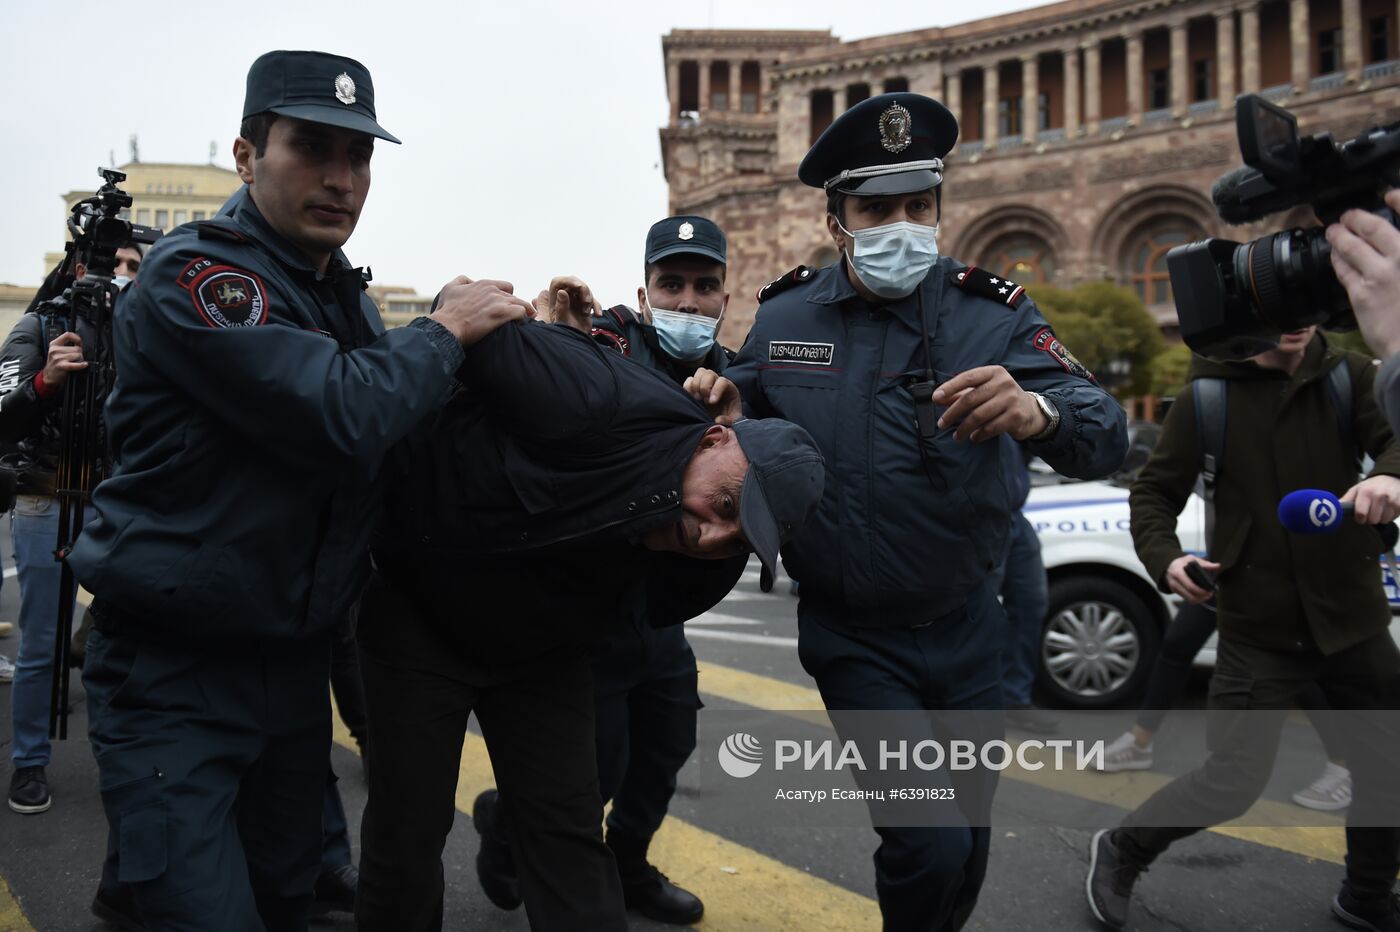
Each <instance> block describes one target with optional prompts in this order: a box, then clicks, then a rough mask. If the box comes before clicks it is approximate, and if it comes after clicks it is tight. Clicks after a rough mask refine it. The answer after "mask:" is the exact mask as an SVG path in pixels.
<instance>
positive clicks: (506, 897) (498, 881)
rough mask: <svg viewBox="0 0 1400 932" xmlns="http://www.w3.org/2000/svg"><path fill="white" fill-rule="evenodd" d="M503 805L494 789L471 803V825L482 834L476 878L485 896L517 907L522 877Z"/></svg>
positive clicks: (507, 905) (508, 905)
mask: <svg viewBox="0 0 1400 932" xmlns="http://www.w3.org/2000/svg"><path fill="white" fill-rule="evenodd" d="M500 806H501V802H500V796H499V795H498V794H497V792H496V791H495V790H486V791H484V792H483V793H482V794H481V795H480V796H478V797H477V798H476V802H474V803H472V825H473V826H475V828H476V833H477V834H478V835H480V836H481V850H479V851H477V853H476V879H477V882H478V883H480V884H481V891H482V892H483V893H485V894H486V898H487V899H488V900H490V901H491V902H492V903H494V904H496V906H497V907H499V908H500V909H515V908H516V907H518V906H519V905H520V878H519V877H517V876H516V873H515V858H514V857H513V856H512V855H511V853H510V842H509V841H508V840H507V838H506V834H505V830H504V829H505V826H504V824H503V823H502V821H501V815H502V813H501V808H500Z"/></svg>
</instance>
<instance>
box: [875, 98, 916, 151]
mask: <svg viewBox="0 0 1400 932" xmlns="http://www.w3.org/2000/svg"><path fill="white" fill-rule="evenodd" d="M913 130H914V121H913V119H912V118H911V117H910V116H909V111H908V110H906V109H905V108H904V107H902V106H900V105H899V104H890V105H889V106H888V107H886V108H885V112H884V113H882V114H880V145H881V146H883V147H884V149H885V151H886V152H903V151H904V150H905V149H907V148H909V143H911V142H912V141H913V138H914V134H913Z"/></svg>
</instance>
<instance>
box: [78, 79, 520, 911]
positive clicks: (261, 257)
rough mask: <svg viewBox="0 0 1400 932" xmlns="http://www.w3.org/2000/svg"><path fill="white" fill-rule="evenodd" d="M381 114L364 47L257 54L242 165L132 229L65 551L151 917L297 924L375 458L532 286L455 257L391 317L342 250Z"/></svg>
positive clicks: (110, 762)
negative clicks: (83, 481)
mask: <svg viewBox="0 0 1400 932" xmlns="http://www.w3.org/2000/svg"><path fill="white" fill-rule="evenodd" d="M376 139H383V140H387V141H389V142H397V141H398V140H397V139H395V138H394V137H393V136H392V135H390V134H389V133H388V132H387V131H385V130H384V129H383V127H381V126H380V125H379V122H378V117H377V114H376V109H375V99H374V85H373V82H372V81H371V79H370V74H369V71H368V70H366V69H365V67H364V66H363V65H361V64H360V63H359V62H357V61H354V60H353V59H349V58H344V57H341V56H338V55H330V54H326V53H324V52H303V51H277V52H269V53H267V54H266V55H263V56H262V57H260V58H259V59H257V61H255V62H254V63H253V65H252V68H251V69H250V70H249V72H248V83H247V96H246V100H245V104H244V109H243V124H242V127H241V129H240V133H239V138H238V139H237V140H236V141H235V142H234V146H233V156H234V161H235V163H236V164H237V168H238V173H239V175H240V177H241V178H242V179H243V181H244V187H243V188H242V189H241V190H239V191H238V192H237V193H236V194H235V195H234V196H233V198H232V199H231V200H230V201H229V202H228V204H226V205H225V207H224V209H223V210H222V211H221V213H220V215H219V216H218V217H216V218H215V219H213V220H210V221H202V222H196V223H191V224H186V225H184V226H181V227H178V228H176V229H175V230H174V231H172V232H171V233H170V234H169V235H167V236H166V237H164V238H163V239H162V240H161V242H160V243H159V244H158V245H157V246H156V247H155V248H154V249H152V250H151V252H150V254H149V256H148V257H147V259H146V262H145V264H144V266H143V268H142V277H141V279H140V282H139V284H137V285H135V286H134V287H132V288H131V289H130V291H129V292H128V294H127V295H126V296H125V297H124V298H123V302H122V305H121V309H120V310H121V312H120V313H118V314H117V315H116V318H115V321H114V325H113V334H112V340H113V353H114V357H115V360H116V370H117V375H116V385H115V388H114V390H113V392H112V395H111V400H110V402H109V404H108V406H107V409H106V417H107V423H108V425H109V435H110V436H111V437H112V438H113V439H114V441H115V457H114V460H115V462H116V467H115V470H114V471H113V473H112V475H111V476H110V477H109V478H108V479H107V480H106V481H105V482H103V483H102V484H101V486H100V487H99V488H98V489H97V491H96V492H95V493H94V495H93V503H92V507H93V513H94V517H93V519H92V521H91V522H90V523H89V524H88V525H87V526H86V528H85V529H84V531H83V534H82V536H81V537H80V538H79V540H78V542H77V545H76V547H75V548H74V550H73V553H72V555H71V556H70V557H69V562H70V564H71V565H72V568H73V570H74V572H75V574H76V575H77V578H78V580H79V581H80V582H81V583H82V584H83V586H84V587H86V588H87V589H88V590H89V591H90V592H92V593H93V595H94V597H95V602H94V616H95V618H96V622H95V627H96V630H95V631H94V633H93V634H92V636H91V639H90V641H89V646H88V652H87V661H86V666H85V669H84V674H83V680H84V685H85V687H86V689H87V693H88V696H89V698H90V700H91V702H92V720H91V727H90V737H91V741H92V748H93V753H94V755H95V756H96V758H97V763H98V769H99V772H100V775H101V786H102V801H103V806H104V808H105V810H106V814H107V819H108V823H109V826H110V832H111V838H112V844H111V847H112V849H113V851H114V853H115V854H116V855H117V857H116V859H115V860H116V864H117V873H118V876H117V878H116V879H117V880H118V881H120V882H122V883H124V884H130V885H131V888H130V889H132V890H133V891H134V894H135V907H136V910H137V911H139V918H140V921H141V922H143V923H144V925H145V926H147V927H148V928H152V929H174V928H180V929H195V928H198V929H215V928H218V929H254V928H267V929H274V930H283V929H304V928H305V927H306V924H307V914H308V910H309V908H310V906H311V902H312V891H313V884H314V882H315V880H316V876H317V872H318V866H319V861H320V854H321V840H322V837H321V828H322V826H321V816H322V797H323V790H324V788H325V784H326V778H327V759H328V755H329V753H330V718H329V714H330V710H329V702H328V690H327V682H328V675H329V671H328V664H329V655H330V637H331V631H332V629H333V628H334V627H335V625H336V624H337V623H339V622H340V621H341V620H342V619H343V618H344V617H345V615H346V612H347V609H348V608H349V606H350V604H351V602H352V601H353V600H354V598H355V596H356V594H357V592H358V591H359V589H360V587H361V585H362V582H363V577H364V575H365V573H366V571H367V569H368V556H367V544H368V537H369V533H370V528H371V526H372V524H373V522H374V517H375V514H376V510H377V507H376V506H377V504H378V502H379V501H380V490H379V487H378V476H379V473H380V460H381V459H382V457H383V455H384V454H385V452H386V451H387V450H388V449H389V448H390V447H391V446H392V445H393V444H394V443H395V442H397V441H398V440H399V439H400V438H401V437H402V436H403V435H404V434H406V433H407V432H408V431H409V429H410V428H412V427H413V426H414V425H415V424H417V423H418V422H419V421H421V420H422V419H423V418H424V417H425V416H427V415H429V414H431V413H433V412H434V411H435V410H436V409H437V408H438V407H439V406H440V404H441V401H442V399H443V398H444V396H445V395H446V393H447V390H448V388H449V386H450V385H451V383H452V380H453V374H454V373H455V372H456V370H457V368H458V367H459V366H460V365H461V362H462V360H463V349H462V347H463V346H469V345H472V344H474V343H476V342H477V341H478V340H480V339H481V338H482V337H483V336H484V335H485V334H487V333H489V332H490V331H492V330H493V329H495V328H496V327H498V326H499V325H500V324H502V323H504V322H506V321H508V320H515V319H520V318H524V317H526V316H528V315H529V314H530V313H531V311H532V309H531V308H530V306H529V304H528V303H527V302H525V301H524V300H522V299H520V298H517V297H515V296H514V295H513V294H511V293H510V286H509V285H508V284H506V283H504V282H475V283H472V282H470V281H469V280H467V279H465V278H458V279H456V280H454V281H453V282H451V283H449V284H448V285H447V286H446V287H445V289H444V291H443V295H442V299H441V301H440V302H439V305H438V308H437V310H436V311H435V312H434V313H433V314H431V315H430V316H429V317H425V318H419V319H418V320H415V321H413V322H412V323H411V324H409V325H408V326H407V327H403V328H400V329H397V330H394V331H392V332H387V333H386V332H385V330H384V327H383V324H382V322H381V321H380V319H379V315H378V313H377V311H376V309H375V306H374V304H373V302H371V301H370V300H369V299H368V298H367V297H366V296H365V294H364V285H365V281H366V279H365V276H364V275H363V274H362V272H361V271H360V270H359V269H356V268H352V267H351V266H350V263H349V261H348V260H347V259H346V257H345V254H344V253H343V252H341V249H340V247H341V246H342V245H344V243H345V242H346V240H347V239H349V237H350V234H351V233H352V232H353V230H354V228H355V225H356V222H357V221H358V219H359V215H360V209H361V208H362V207H363V206H364V202H365V196H366V194H367V193H368V189H369V181H370V160H371V157H372V155H373V152H374V141H375V140H376ZM98 905H100V904H98ZM95 908H96V907H95Z"/></svg>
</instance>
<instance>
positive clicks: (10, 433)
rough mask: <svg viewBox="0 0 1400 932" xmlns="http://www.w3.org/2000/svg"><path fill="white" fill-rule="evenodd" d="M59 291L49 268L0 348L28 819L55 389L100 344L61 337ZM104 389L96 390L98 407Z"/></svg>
mask: <svg viewBox="0 0 1400 932" xmlns="http://www.w3.org/2000/svg"><path fill="white" fill-rule="evenodd" d="M141 257H142V253H141V249H140V247H139V246H136V245H127V246H123V247H121V248H120V249H118V250H117V263H116V267H115V279H114V281H115V282H116V284H117V285H118V286H124V285H125V284H127V283H129V282H130V280H132V279H134V278H135V277H136V273H137V271H138V270H139V269H140V267H141ZM86 271H87V270H86V269H84V268H83V266H82V264H81V263H78V264H77V265H76V266H75V268H74V270H73V277H74V280H77V279H81V278H83V277H84V275H85V273H86ZM68 283H69V282H68V281H67V276H66V275H65V274H63V270H62V268H60V269H56V270H55V271H54V273H53V274H51V275H50V276H49V278H48V280H46V282H45V287H44V288H42V289H41V290H40V293H39V294H37V295H35V299H34V301H33V302H32V303H31V304H30V306H29V308H28V310H27V311H26V313H25V314H24V316H22V317H21V318H20V319H19V322H18V323H16V324H15V327H14V329H13V330H11V331H10V335H9V337H7V338H6V340H5V343H4V346H3V347H0V442H5V443H13V444H18V447H19V452H18V454H17V455H14V456H12V457H10V458H9V459H10V463H9V465H11V466H12V467H13V468H15V469H16V471H17V472H18V473H19V486H18V491H19V494H18V496H17V497H16V500H15V507H14V514H13V516H12V518H11V519H10V530H11V533H12V534H13V536H14V546H15V567H16V569H17V570H18V573H19V598H20V607H19V628H20V635H19V637H20V640H19V655H18V657H17V658H16V664H15V668H16V669H15V683H14V697H13V701H12V707H11V717H12V719H13V734H14V742H13V747H12V748H11V751H10V757H11V759H12V760H13V762H14V773H13V774H12V775H11V777H10V792H9V804H10V808H11V809H13V810H14V811H15V812H19V813H24V814H31V815H32V814H36V813H40V812H44V811H46V810H47V809H48V808H49V806H50V804H51V799H50V796H49V785H48V780H47V778H46V775H45V773H44V768H45V767H47V766H48V763H49V756H50V747H49V697H50V689H51V687H52V682H53V680H52V672H53V657H54V648H55V641H54V639H55V636H56V634H57V628H58V591H59V576H60V571H61V567H60V565H59V563H58V561H56V560H55V559H54V548H55V547H56V546H57V544H58V511H59V509H58V500H57V499H56V498H55V497H54V489H55V482H54V480H55V470H56V468H57V465H58V454H59V448H60V446H61V444H62V443H63V433H62V430H63V428H62V420H63V404H62V401H63V385H64V383H65V382H66V381H67V379H68V374H69V373H70V372H77V371H79V370H82V369H86V368H87V367H88V361H87V360H86V359H85V358H84V347H85V346H86V347H89V348H105V347H106V346H108V345H109V341H108V340H107V339H106V338H104V337H101V336H99V335H98V334H97V333H96V332H95V331H94V330H93V328H92V325H91V324H90V323H89V322H88V321H87V320H86V319H83V318H79V319H78V323H77V332H76V333H75V332H72V331H69V330H66V329H65V327H64V321H63V319H62V316H61V315H63V314H65V313H66V310H67V308H66V306H65V305H64V304H62V303H61V300H59V299H60V297H61V295H62V293H63V289H64V287H65V286H66V285H67V284H68ZM46 347H47V350H46V349H45V348H46ZM99 371H100V370H99ZM106 388H107V387H106V386H105V385H99V386H98V399H99V402H98V403H99V405H100V404H101V400H102V399H104V398H105V397H106Z"/></svg>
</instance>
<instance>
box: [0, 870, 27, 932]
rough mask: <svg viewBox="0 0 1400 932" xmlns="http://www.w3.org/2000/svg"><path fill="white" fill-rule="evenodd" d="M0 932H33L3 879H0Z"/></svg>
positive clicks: (17, 901)
mask: <svg viewBox="0 0 1400 932" xmlns="http://www.w3.org/2000/svg"><path fill="white" fill-rule="evenodd" d="M0 932H34V927H33V926H32V925H30V924H29V920H28V919H26V918H25V915H24V910H22V909H20V908H19V900H17V899H16V898H15V895H14V894H13V893H11V892H10V885H9V884H7V883H6V882H5V878H4V877H0Z"/></svg>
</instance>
